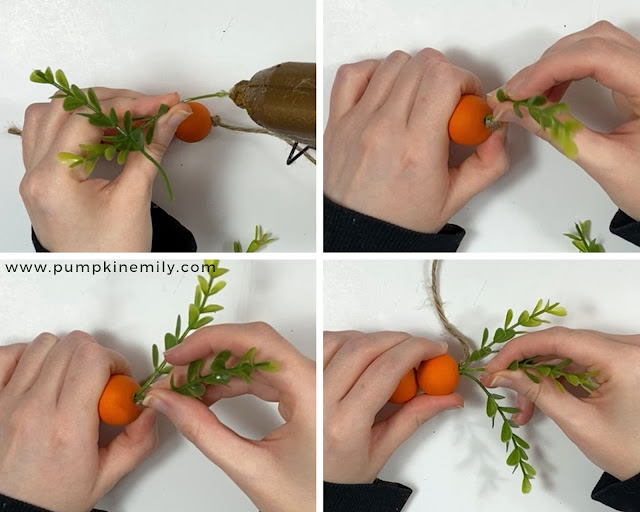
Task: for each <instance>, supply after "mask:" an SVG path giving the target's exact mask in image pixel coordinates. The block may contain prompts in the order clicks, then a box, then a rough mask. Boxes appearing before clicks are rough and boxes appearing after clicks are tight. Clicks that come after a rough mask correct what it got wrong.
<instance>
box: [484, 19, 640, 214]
mask: <svg viewBox="0 0 640 512" xmlns="http://www.w3.org/2000/svg"><path fill="white" fill-rule="evenodd" d="M638 76H640V41H638V40H637V39H635V38H634V37H632V36H631V35H629V34H627V33H626V32H624V31H622V30H620V29H619V28H616V27H614V26H613V25H612V24H611V23H608V22H606V21H600V22H598V23H596V24H595V25H592V26H591V27H589V28H587V29H585V30H582V31H581V32H577V33H575V34H571V35H569V36H567V37H564V38H562V39H560V40H559V41H558V42H557V43H555V44H554V45H553V46H551V47H550V48H549V49H548V50H547V51H546V52H544V53H543V54H542V57H540V59H539V60H538V61H537V62H535V63H533V64H532V65H530V66H527V67H526V68H524V69H522V70H521V71H519V72H518V73H517V74H516V75H515V76H514V77H513V78H511V79H510V80H509V81H508V82H507V83H506V85H505V86H504V87H503V89H504V91H505V92H506V93H507V95H508V96H509V97H511V98H513V99H526V98H528V97H530V96H537V95H545V96H547V98H548V99H549V100H550V101H551V102H558V101H560V99H561V98H562V97H563V96H564V94H565V92H566V91H567V89H568V88H569V86H570V85H571V83H572V82H574V81H577V80H582V79H584V78H593V79H595V80H597V81H598V82H599V83H600V85H602V86H604V87H606V88H607V89H610V90H611V93H612V95H613V100H614V102H615V104H616V106H617V107H618V110H620V111H621V112H622V113H623V114H624V115H626V116H627V117H628V119H627V120H626V121H625V122H624V123H622V124H621V125H620V126H618V127H617V128H616V129H615V130H613V131H612V132H611V133H608V134H605V133H599V132H596V131H593V130H591V129H589V128H588V127H584V128H583V129H582V130H580V131H579V132H578V133H576V135H575V139H574V140H575V143H576V145H577V146H578V157H577V160H576V162H577V163H578V165H580V167H582V168H583V169H584V170H585V171H587V173H589V175H590V176H591V177H592V178H593V179H594V180H596V181H597V182H598V183H599V184H600V186H601V187H602V188H603V189H604V191H605V192H606V193H607V194H608V195H609V197H610V198H611V200H612V201H613V202H614V203H615V204H616V205H617V206H618V207H619V208H620V209H621V210H623V211H624V212H625V213H626V214H627V215H629V216H630V217H632V218H633V219H635V220H636V221H640V201H638V197H640V171H639V170H638V165H637V163H638V161H639V160H640V81H639V80H638ZM488 99H489V104H490V105H491V106H492V107H494V114H495V116H496V118H497V119H499V120H500V121H507V122H515V123H517V124H519V125H521V126H523V127H524V128H525V129H527V130H529V131H531V132H532V133H534V134H536V135H537V136H539V137H541V138H543V139H545V140H549V131H543V130H541V129H540V125H538V123H536V122H535V121H534V120H533V119H532V118H531V117H530V116H529V114H528V113H527V112H526V110H524V111H523V114H524V117H523V118H522V119H521V118H518V117H516V115H515V114H514V112H513V108H512V105H511V103H509V102H505V103H503V104H499V103H498V101H497V100H496V99H495V96H493V95H490V96H488Z"/></svg>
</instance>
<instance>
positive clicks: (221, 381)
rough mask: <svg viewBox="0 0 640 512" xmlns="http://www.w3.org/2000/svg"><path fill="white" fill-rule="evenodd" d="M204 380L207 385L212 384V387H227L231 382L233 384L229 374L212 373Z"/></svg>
mask: <svg viewBox="0 0 640 512" xmlns="http://www.w3.org/2000/svg"><path fill="white" fill-rule="evenodd" d="M202 380H203V381H204V382H205V383H206V384H210V385H212V386H225V385H227V384H229V382H231V376H230V375H229V374H228V373H224V374H220V373H210V374H209V375H207V376H205V377H203V378H202Z"/></svg>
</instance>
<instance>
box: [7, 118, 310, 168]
mask: <svg viewBox="0 0 640 512" xmlns="http://www.w3.org/2000/svg"><path fill="white" fill-rule="evenodd" d="M211 122H212V123H213V125H214V126H219V127H220V128H224V129H225V130H231V131H232V132H240V133H262V134H264V135H271V136H272V137H276V138H278V139H280V140H283V141H285V142H286V143H287V144H289V146H291V147H293V146H294V144H295V141H294V140H293V139H290V138H289V137H285V136H284V135H280V134H278V133H274V132H270V131H269V130H265V129H264V128H244V127H242V126H234V125H232V124H227V123H225V122H223V121H222V119H220V116H211ZM7 133H10V134H11V135H18V136H22V130H21V129H20V128H18V127H17V126H10V127H9V128H8V129H7ZM304 157H305V158H306V159H307V160H309V161H310V162H311V163H312V164H313V165H316V159H315V158H313V157H312V156H311V155H310V154H309V153H307V152H305V153H304Z"/></svg>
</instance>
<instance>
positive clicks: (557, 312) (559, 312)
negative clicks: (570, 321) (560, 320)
mask: <svg viewBox="0 0 640 512" xmlns="http://www.w3.org/2000/svg"><path fill="white" fill-rule="evenodd" d="M547 313H549V314H551V315H555V316H567V310H566V309H564V308H563V307H562V306H558V307H557V308H553V309H552V310H551V311H547Z"/></svg>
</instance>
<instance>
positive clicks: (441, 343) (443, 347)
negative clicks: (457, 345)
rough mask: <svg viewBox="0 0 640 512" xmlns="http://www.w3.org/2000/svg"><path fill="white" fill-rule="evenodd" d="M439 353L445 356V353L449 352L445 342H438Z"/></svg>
mask: <svg viewBox="0 0 640 512" xmlns="http://www.w3.org/2000/svg"><path fill="white" fill-rule="evenodd" d="M439 343H440V351H441V352H442V353H443V354H446V353H447V352H449V344H448V343H447V342H446V341H440V342H439Z"/></svg>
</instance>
